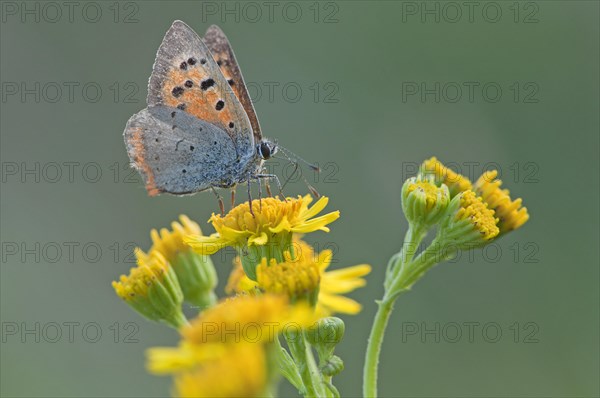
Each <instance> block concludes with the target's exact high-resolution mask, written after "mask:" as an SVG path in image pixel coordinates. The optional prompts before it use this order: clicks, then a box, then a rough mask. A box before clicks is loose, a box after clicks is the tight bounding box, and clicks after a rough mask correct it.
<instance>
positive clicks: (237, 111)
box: [124, 21, 277, 196]
mask: <svg viewBox="0 0 600 398" xmlns="http://www.w3.org/2000/svg"><path fill="white" fill-rule="evenodd" d="M209 47H210V48H211V49H210V50H209ZM211 51H212V52H211ZM213 52H214V54H213ZM147 102H148V107H147V108H146V109H144V110H142V111H140V112H138V113H137V114H135V115H133V116H132V117H131V118H130V119H129V121H128V122H127V126H126V128H125V132H124V137H125V144H126V147H127V152H128V155H129V158H130V160H131V163H132V166H133V167H135V168H136V169H137V170H138V171H139V172H140V174H141V175H142V177H143V179H144V182H145V184H146V189H147V191H148V193H149V194H150V195H151V196H153V195H157V194H159V193H163V192H165V193H170V194H175V195H183V194H190V193H194V192H199V191H203V190H206V189H209V188H230V187H233V186H235V185H236V184H239V183H242V182H248V181H250V180H251V179H253V178H259V177H260V172H261V170H262V166H263V162H264V161H265V160H266V159H268V158H269V157H270V156H271V155H273V154H274V153H275V152H276V150H277V146H276V145H274V144H273V143H272V142H271V141H269V140H267V139H265V138H263V137H262V134H261V132H260V126H259V124H258V119H257V118H256V114H255V112H254V108H253V106H252V102H251V101H250V97H249V95H248V92H247V90H246V87H245V83H244V80H243V77H242V75H241V72H240V70H239V67H238V66H237V62H236V60H235V56H234V55H233V51H232V50H231V47H230V45H229V42H228V41H227V38H226V37H225V35H224V34H223V32H222V31H221V30H220V29H219V28H218V27H216V26H212V27H211V28H209V30H208V32H207V34H206V36H205V38H204V41H203V39H201V38H200V37H199V36H198V35H197V34H196V33H195V32H194V31H193V30H192V29H191V28H189V27H188V26H187V25H186V24H184V23H183V22H181V21H175V22H174V23H173V25H172V26H171V28H170V29H169V31H168V32H167V33H166V35H165V38H164V39H163V42H162V44H161V46H160V47H159V49H158V52H157V55H156V61H155V63H154V67H153V71H152V75H151V76H150V81H149V85H148V98H147Z"/></svg>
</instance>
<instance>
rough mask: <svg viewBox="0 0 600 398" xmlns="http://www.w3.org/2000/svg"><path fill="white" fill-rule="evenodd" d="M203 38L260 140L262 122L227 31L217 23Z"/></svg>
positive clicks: (257, 138)
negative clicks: (257, 114)
mask: <svg viewBox="0 0 600 398" xmlns="http://www.w3.org/2000/svg"><path fill="white" fill-rule="evenodd" d="M203 40H204V43H205V44H206V46H207V47H208V49H209V50H210V52H211V53H212V55H213V57H214V59H215V61H217V65H219V66H220V67H221V72H223V76H225V79H227V82H228V83H229V85H230V86H231V88H232V89H233V92H234V93H235V95H236V96H237V98H238V100H239V101H240V102H241V103H242V106H243V107H244V110H245V111H246V115H248V119H250V124H251V125H252V131H253V132H254V141H255V142H259V141H260V140H261V138H262V133H261V130H260V124H259V123H258V118H257V117H256V111H255V110H254V105H252V100H251V99H250V95H249V94H248V89H247V88H246V83H245V82H244V77H243V76H242V71H241V70H240V67H239V65H238V63H237V61H236V59H235V55H234V53H233V49H232V48H231V44H229V40H227V36H225V33H223V31H222V30H221V28H219V27H218V26H217V25H212V26H211V27H209V28H208V30H207V31H206V34H205V35H204V38H203Z"/></svg>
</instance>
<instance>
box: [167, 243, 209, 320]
mask: <svg viewBox="0 0 600 398" xmlns="http://www.w3.org/2000/svg"><path fill="white" fill-rule="evenodd" d="M171 266H172V267H173V270H174V271H175V274H177V279H178V280H179V284H180V285H181V290H182V292H183V297H184V300H185V301H187V302H188V303H190V304H193V305H194V306H197V307H199V308H200V309H205V308H208V307H212V306H213V305H214V304H215V303H216V302H217V295H216V294H215V292H214V290H215V288H216V287H217V282H218V280H217V272H216V271H215V267H214V266H213V263H212V260H211V259H210V257H209V256H203V255H201V254H197V253H194V252H193V251H191V250H189V251H187V252H180V253H178V254H177V255H176V256H175V259H174V260H173V261H172V263H171Z"/></svg>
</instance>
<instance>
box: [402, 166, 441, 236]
mask: <svg viewBox="0 0 600 398" xmlns="http://www.w3.org/2000/svg"><path fill="white" fill-rule="evenodd" d="M449 202H450V193H449V192H448V187H447V186H446V185H444V184H442V185H441V186H440V187H438V186H436V185H435V184H434V183H433V182H430V181H428V180H427V179H420V178H417V177H412V178H409V179H407V180H406V181H405V182H404V185H402V210H403V211H404V215H405V216H406V219H407V220H408V222H409V223H410V224H411V225H412V226H414V228H415V229H417V230H427V229H428V228H429V227H431V226H433V225H434V224H437V223H438V222H439V221H440V219H441V218H442V217H443V215H444V212H445V210H446V207H447V206H448V203H449Z"/></svg>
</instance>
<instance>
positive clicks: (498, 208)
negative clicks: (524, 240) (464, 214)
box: [475, 170, 529, 234]
mask: <svg viewBox="0 0 600 398" xmlns="http://www.w3.org/2000/svg"><path fill="white" fill-rule="evenodd" d="M497 176H498V171H496V170H492V171H488V172H486V173H484V174H482V175H481V177H479V179H478V180H477V182H476V183H475V191H476V192H477V193H478V194H479V196H481V197H482V198H483V200H484V201H485V202H486V203H487V204H488V206H489V207H490V208H491V209H493V210H494V211H495V212H496V216H497V217H498V219H499V222H498V227H499V228H500V234H504V233H506V232H509V231H512V230H515V229H517V228H520V227H521V226H522V225H523V224H525V223H526V222H527V220H529V214H528V213H527V208H526V207H522V206H521V205H522V202H523V200H522V199H521V198H518V199H516V200H514V201H513V200H511V198H510V192H509V190H508V189H500V186H501V185H502V181H501V180H498V179H496V177H497Z"/></svg>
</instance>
